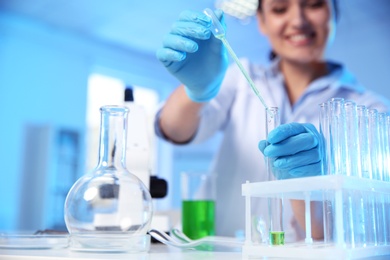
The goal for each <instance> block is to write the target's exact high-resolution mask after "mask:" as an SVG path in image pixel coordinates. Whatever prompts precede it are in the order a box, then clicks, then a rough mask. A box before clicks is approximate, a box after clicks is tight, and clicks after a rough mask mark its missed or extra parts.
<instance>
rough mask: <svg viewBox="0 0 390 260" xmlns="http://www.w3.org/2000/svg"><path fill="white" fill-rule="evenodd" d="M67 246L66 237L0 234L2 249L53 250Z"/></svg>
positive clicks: (0, 246)
mask: <svg viewBox="0 0 390 260" xmlns="http://www.w3.org/2000/svg"><path fill="white" fill-rule="evenodd" d="M68 245H69V236H68V235H31V234H29V235H27V234H0V248H2V249H54V248H66V247H68Z"/></svg>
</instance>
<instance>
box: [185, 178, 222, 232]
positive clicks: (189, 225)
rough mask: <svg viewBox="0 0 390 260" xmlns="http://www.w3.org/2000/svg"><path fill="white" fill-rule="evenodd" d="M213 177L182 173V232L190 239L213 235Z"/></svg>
mask: <svg viewBox="0 0 390 260" xmlns="http://www.w3.org/2000/svg"><path fill="white" fill-rule="evenodd" d="M214 183H215V182H214V176H213V175H212V174H210V173H205V172H182V173H181V192H182V230H183V233H184V234H186V235H187V236H188V237H189V238H191V239H199V238H202V237H206V236H213V235H215V187H214Z"/></svg>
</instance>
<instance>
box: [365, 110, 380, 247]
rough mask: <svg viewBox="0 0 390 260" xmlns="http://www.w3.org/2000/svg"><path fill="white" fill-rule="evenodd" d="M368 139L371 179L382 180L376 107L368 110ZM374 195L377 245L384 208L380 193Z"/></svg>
mask: <svg viewBox="0 0 390 260" xmlns="http://www.w3.org/2000/svg"><path fill="white" fill-rule="evenodd" d="M368 131H369V134H368V140H369V147H370V153H371V162H372V163H371V176H370V177H371V179H373V180H380V172H379V167H378V159H379V156H378V153H379V151H380V150H379V147H378V146H379V138H378V137H379V128H378V111H377V110H376V109H369V110H368ZM372 196H373V210H374V216H373V217H375V227H374V229H375V245H378V244H381V243H382V240H383V237H382V232H381V230H382V229H381V228H382V223H381V222H382V221H383V219H382V212H381V211H382V210H381V208H382V207H380V206H379V205H380V204H381V199H380V197H379V196H378V193H374V194H372Z"/></svg>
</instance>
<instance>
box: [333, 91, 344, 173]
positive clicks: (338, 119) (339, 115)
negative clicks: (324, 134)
mask: <svg viewBox="0 0 390 260" xmlns="http://www.w3.org/2000/svg"><path fill="white" fill-rule="evenodd" d="M329 103H330V105H329V108H330V140H331V141H330V142H331V156H330V160H331V161H330V163H331V165H332V168H331V174H345V172H346V163H345V161H346V160H345V159H346V158H345V146H346V136H345V134H346V132H345V109H344V99H343V98H332V99H331V100H330V102H329Z"/></svg>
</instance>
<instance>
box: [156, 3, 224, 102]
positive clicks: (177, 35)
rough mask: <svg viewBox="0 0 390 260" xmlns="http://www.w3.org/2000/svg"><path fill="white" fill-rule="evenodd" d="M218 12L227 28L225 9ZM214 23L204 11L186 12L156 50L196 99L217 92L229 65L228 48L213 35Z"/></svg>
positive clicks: (200, 99) (206, 98)
mask: <svg viewBox="0 0 390 260" xmlns="http://www.w3.org/2000/svg"><path fill="white" fill-rule="evenodd" d="M215 14H216V16H217V17H218V19H219V20H220V21H221V23H222V25H223V26H225V27H226V25H225V22H224V18H223V12H222V11H221V10H216V11H215ZM211 25H212V20H211V18H210V17H208V16H207V15H205V14H204V13H202V12H195V11H189V10H188V11H184V12H182V13H181V14H180V16H179V20H178V21H176V22H175V23H174V24H173V26H172V29H171V31H170V33H169V34H168V35H166V37H165V39H164V41H163V47H162V48H160V49H158V50H157V52H156V56H157V58H158V59H159V60H160V61H161V62H162V63H163V64H164V66H165V67H166V68H167V70H168V71H169V72H170V73H171V74H172V75H174V76H175V77H176V78H177V79H178V80H179V81H180V82H181V83H183V84H184V86H185V89H186V93H187V95H188V96H189V98H190V99H191V100H193V101H195V102H205V101H209V100H210V99H212V98H214V97H215V96H216V95H217V94H218V91H219V89H220V86H221V83H222V80H223V78H224V76H225V72H226V69H227V66H228V57H227V52H226V49H225V47H224V45H223V44H222V42H221V41H220V40H218V39H216V38H215V37H214V36H213V35H212V33H211V31H210V28H211Z"/></svg>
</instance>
